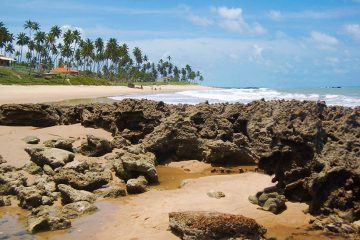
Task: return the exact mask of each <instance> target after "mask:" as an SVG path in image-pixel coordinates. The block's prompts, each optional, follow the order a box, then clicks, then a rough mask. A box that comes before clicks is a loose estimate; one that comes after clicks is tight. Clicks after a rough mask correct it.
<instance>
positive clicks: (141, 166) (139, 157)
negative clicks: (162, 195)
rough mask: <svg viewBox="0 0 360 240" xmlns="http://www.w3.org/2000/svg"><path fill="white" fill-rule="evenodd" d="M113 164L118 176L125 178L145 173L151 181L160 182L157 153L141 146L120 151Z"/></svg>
mask: <svg viewBox="0 0 360 240" xmlns="http://www.w3.org/2000/svg"><path fill="white" fill-rule="evenodd" d="M113 165H114V169H115V172H116V174H117V176H118V177H120V178H121V179H123V180H128V179H130V178H134V177H137V176H139V175H144V176H145V177H146V178H147V179H148V180H149V181H150V182H158V175H157V172H156V168H155V166H156V158H155V155H154V154H153V153H151V152H146V151H145V150H144V149H143V148H142V147H141V146H138V145H135V146H130V147H127V148H124V149H122V150H121V151H119V152H118V153H117V156H116V157H115V159H114V160H113Z"/></svg>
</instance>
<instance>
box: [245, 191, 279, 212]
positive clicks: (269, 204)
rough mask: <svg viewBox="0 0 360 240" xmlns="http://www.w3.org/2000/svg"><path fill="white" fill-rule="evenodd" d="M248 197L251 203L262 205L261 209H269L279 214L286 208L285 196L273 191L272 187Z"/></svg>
mask: <svg viewBox="0 0 360 240" xmlns="http://www.w3.org/2000/svg"><path fill="white" fill-rule="evenodd" d="M248 199H249V201H250V202H251V203H253V204H256V205H259V206H260V207H262V209H263V210H265V211H270V212H272V213H274V214H279V213H281V212H283V211H284V210H285V209H286V205H285V202H286V198H285V196H284V195H281V194H279V193H278V192H274V191H273V190H272V189H270V190H269V189H267V190H265V191H264V192H258V193H257V194H256V195H254V196H249V198H248Z"/></svg>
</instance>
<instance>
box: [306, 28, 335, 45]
mask: <svg viewBox="0 0 360 240" xmlns="http://www.w3.org/2000/svg"><path fill="white" fill-rule="evenodd" d="M310 37H311V39H312V40H313V41H315V42H317V43H320V44H325V45H336V44H338V43H339V40H337V38H335V37H333V36H330V35H328V34H325V33H321V32H316V31H312V32H311V33H310Z"/></svg>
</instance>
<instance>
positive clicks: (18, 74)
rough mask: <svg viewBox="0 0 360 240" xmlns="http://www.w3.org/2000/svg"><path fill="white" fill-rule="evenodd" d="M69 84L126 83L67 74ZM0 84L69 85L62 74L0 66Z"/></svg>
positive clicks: (156, 83)
mask: <svg viewBox="0 0 360 240" xmlns="http://www.w3.org/2000/svg"><path fill="white" fill-rule="evenodd" d="M67 78H69V79H70V83H71V85H118V86H126V85H127V83H114V82H110V81H109V80H107V79H103V78H94V77H88V76H81V75H68V76H67ZM0 84H3V85H69V83H68V82H67V81H66V80H65V77H64V76H55V77H49V78H48V79H47V78H45V77H43V76H41V77H36V76H35V75H34V74H31V75H29V74H28V72H27V71H26V69H22V68H18V69H16V70H14V69H11V68H4V67H0ZM135 84H136V85H144V86H148V85H159V84H161V85H164V84H166V83H159V82H139V83H135ZM167 84H170V85H189V84H190V83H187V82H171V83H167Z"/></svg>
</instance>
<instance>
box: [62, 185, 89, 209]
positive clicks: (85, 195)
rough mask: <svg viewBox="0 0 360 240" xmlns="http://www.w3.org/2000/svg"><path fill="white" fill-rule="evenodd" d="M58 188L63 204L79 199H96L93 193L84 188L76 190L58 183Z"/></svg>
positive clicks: (78, 200)
mask: <svg viewBox="0 0 360 240" xmlns="http://www.w3.org/2000/svg"><path fill="white" fill-rule="evenodd" d="M58 189H59V191H60V192H61V197H62V202H63V203H65V204H67V203H73V202H80V201H86V202H89V203H93V202H95V200H96V196H95V195H94V194H93V193H91V192H87V191H84V190H76V189H74V188H72V187H70V186H68V185H65V184H59V185H58Z"/></svg>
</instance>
